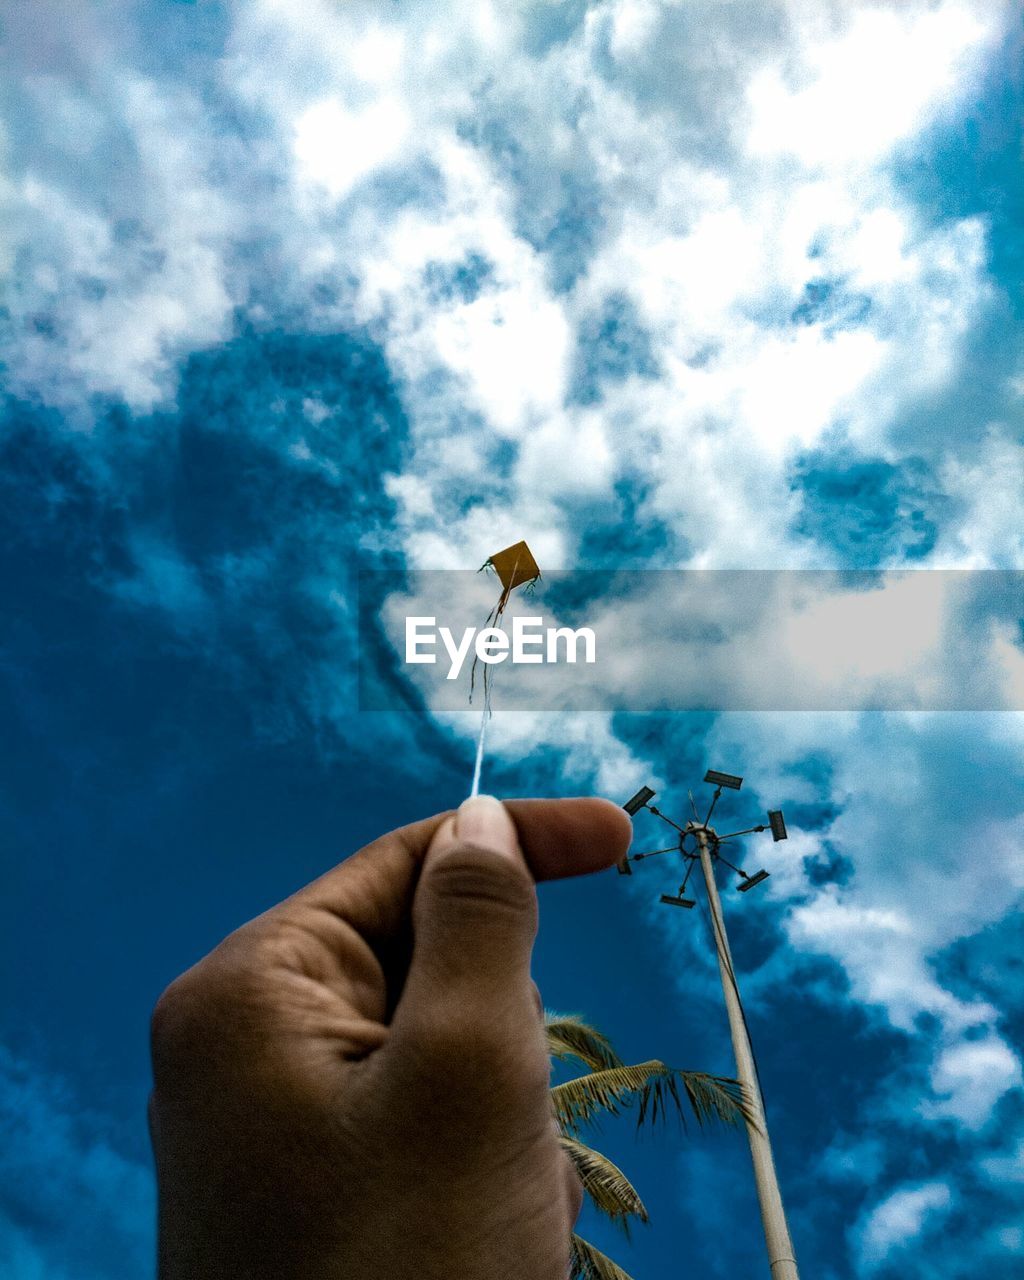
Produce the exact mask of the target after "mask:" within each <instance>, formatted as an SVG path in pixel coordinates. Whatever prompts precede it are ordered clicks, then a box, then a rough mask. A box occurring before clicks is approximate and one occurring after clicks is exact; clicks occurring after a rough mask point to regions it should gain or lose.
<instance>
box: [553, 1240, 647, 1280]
mask: <svg viewBox="0 0 1024 1280" xmlns="http://www.w3.org/2000/svg"><path fill="white" fill-rule="evenodd" d="M569 1257H570V1267H569V1280H632V1276H630V1275H629V1274H628V1273H627V1272H625V1271H623V1269H622V1268H621V1267H620V1266H619V1265H618V1264H617V1263H614V1262H612V1260H611V1258H609V1257H607V1256H606V1255H605V1254H603V1253H602V1252H601V1250H600V1249H595V1248H594V1246H593V1245H592V1244H588V1243H587V1242H586V1240H584V1239H583V1238H582V1236H576V1235H574V1236H573V1237H572V1241H571V1247H570V1253H569Z"/></svg>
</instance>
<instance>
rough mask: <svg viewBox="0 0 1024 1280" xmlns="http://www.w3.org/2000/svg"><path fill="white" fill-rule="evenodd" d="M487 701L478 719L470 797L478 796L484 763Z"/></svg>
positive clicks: (485, 700)
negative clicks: (478, 725) (478, 728)
mask: <svg viewBox="0 0 1024 1280" xmlns="http://www.w3.org/2000/svg"><path fill="white" fill-rule="evenodd" d="M488 709H489V708H488V706H487V699H486V698H485V699H484V710H483V715H482V716H481V717H480V733H479V735H478V737H477V740H476V764H475V765H474V766H473V785H472V786H471V787H470V789H469V794H470V795H471V796H476V795H479V794H480V770H481V769H482V768H483V763H484V738H485V736H486V734H487V712H488Z"/></svg>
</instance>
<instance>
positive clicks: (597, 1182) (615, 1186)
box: [561, 1136, 647, 1238]
mask: <svg viewBox="0 0 1024 1280" xmlns="http://www.w3.org/2000/svg"><path fill="white" fill-rule="evenodd" d="M561 1143H562V1149H563V1150H564V1151H565V1152H566V1153H567V1155H568V1156H569V1159H570V1160H571V1161H572V1163H573V1165H574V1167H575V1169H576V1172H577V1173H578V1174H579V1176H580V1181H581V1182H582V1183H583V1190H584V1191H585V1192H586V1193H587V1195H588V1196H589V1197H590V1199H591V1201H592V1203H593V1204H594V1207H595V1208H596V1209H598V1210H599V1211H600V1212H601V1213H603V1214H605V1216H606V1217H609V1218H611V1219H612V1221H613V1222H615V1223H616V1224H617V1225H618V1226H620V1227H622V1229H623V1231H625V1233H626V1236H627V1238H628V1237H629V1220H630V1218H639V1219H640V1221H641V1222H646V1221H647V1210H646V1208H645V1207H644V1202H643V1201H642V1200H641V1199H640V1196H639V1194H638V1192H637V1190H636V1188H635V1187H634V1186H633V1184H632V1183H631V1182H630V1181H629V1179H628V1178H627V1177H626V1175H625V1174H624V1173H623V1172H622V1170H621V1169H620V1168H618V1166H617V1165H614V1164H613V1163H612V1162H611V1161H610V1160H609V1159H608V1157H607V1156H605V1155H602V1154H601V1152H600V1151H595V1150H594V1149H593V1147H588V1146H587V1145H586V1144H585V1143H583V1142H580V1141H578V1139H576V1138H569V1137H564V1136H563V1137H562V1139H561Z"/></svg>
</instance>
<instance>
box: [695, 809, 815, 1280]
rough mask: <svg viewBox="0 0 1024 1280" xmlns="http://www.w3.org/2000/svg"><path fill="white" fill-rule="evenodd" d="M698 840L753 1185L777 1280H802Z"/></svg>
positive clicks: (710, 873) (718, 910)
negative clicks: (747, 1118)
mask: <svg viewBox="0 0 1024 1280" xmlns="http://www.w3.org/2000/svg"><path fill="white" fill-rule="evenodd" d="M694 835H695V836H696V837H697V843H698V845H699V846H700V865H701V870H702V871H703V872H704V884H705V886H706V888H707V891H708V903H709V904H710V907H711V918H712V921H713V923H714V932H715V950H716V952H717V953H718V968H719V970H720V971H721V975H722V990H723V991H724V993H725V1007H726V1010H727V1011H728V1014H729V1030H730V1032H731V1033H732V1047H733V1050H734V1051H735V1054H736V1076H737V1079H738V1080H739V1081H740V1083H741V1084H742V1085H743V1088H744V1092H745V1093H746V1095H747V1097H748V1098H749V1100H750V1107H751V1111H752V1113H753V1119H754V1120H755V1121H756V1123H757V1127H756V1128H755V1127H754V1126H753V1125H751V1124H748V1125H747V1138H748V1139H749V1140H750V1155H751V1158H752V1160H753V1162H754V1183H755V1185H756V1186H757V1198H758V1201H759V1203H760V1205H761V1221H762V1223H763V1224H764V1238H765V1243H766V1244H767V1246H768V1262H769V1264H770V1266H771V1274H772V1280H800V1275H799V1272H798V1271H797V1269H796V1258H795V1256H794V1254H793V1242H792V1241H791V1240H790V1238H789V1228H788V1226H787V1225H786V1214H785V1210H784V1209H783V1207H782V1195H781V1194H780V1192H779V1180H778V1177H777V1175H776V1173H775V1161H774V1160H773V1159H772V1147H771V1143H770V1142H769V1140H768V1124H767V1121H766V1120H765V1114H764V1099H763V1098H762V1097H761V1090H760V1088H759V1086H758V1083H757V1072H756V1071H755V1069H754V1054H753V1050H752V1049H751V1047H750V1039H749V1037H748V1035H747V1028H746V1026H745V1025H744V1022H743V1013H742V1010H741V1008H740V1000H739V992H738V988H737V986H736V975H735V970H734V969H733V965H732V953H731V952H730V950H729V939H728V938H727V937H726V934H725V920H724V919H723V917H722V904H721V902H720V901H719V898H718V886H717V885H716V884H715V867H714V863H713V862H712V860H711V850H710V848H709V841H708V832H707V830H705V829H704V828H703V827H698V828H697V830H696V831H694Z"/></svg>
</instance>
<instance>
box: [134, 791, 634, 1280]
mask: <svg viewBox="0 0 1024 1280" xmlns="http://www.w3.org/2000/svg"><path fill="white" fill-rule="evenodd" d="M629 839H630V823H629V820H628V818H627V817H626V815H625V814H624V813H623V812H622V810H620V809H617V808H616V807H615V806H614V805H612V804H611V803H609V802H607V801H603V800H592V799H575V800H510V801H509V802H508V803H507V805H502V804H501V803H500V802H499V801H497V800H495V799H493V798H492V797H489V796H483V797H478V798H476V799H475V800H471V801H467V802H466V803H465V804H464V805H463V806H462V807H461V808H460V809H459V811H458V813H457V814H446V815H439V816H438V817H434V818H429V819H427V820H425V821H423V822H419V823H415V824H413V825H412V826H409V827H404V828H402V829H401V830H398V831H394V832H391V833H390V834H389V835H386V836H383V837H381V839H379V840H376V841H374V842H373V843H372V844H370V845H367V846H366V848H364V849H362V850H360V851H359V852H358V853H357V854H355V855H354V856H353V857H352V858H349V859H348V860H347V861H345V862H343V863H341V864H340V865H339V866H338V867H336V868H335V869H334V870H333V871H330V872H328V873H327V874H326V875H324V876H322V877H321V878H320V879H319V880H317V881H315V882H314V883H313V884H311V885H309V886H308V887H307V888H305V889H302V890H301V891H300V892H299V893H297V894H295V895H294V896H293V897H291V898H289V899H287V900H286V901H285V902H283V903H281V904H280V905H279V906H276V907H274V908H273V909H272V910H270V911H268V912H266V913H265V914H264V915H262V916H259V917H258V918H257V919H256V920H253V921H251V922H250V923H249V924H247V925H245V926H243V927H242V928H241V929H239V930H238V931H237V932H235V933H233V934H231V936H230V937H228V938H227V939H226V940H225V941H224V942H222V943H221V945H220V946H219V947H217V948H216V949H215V950H214V951H213V952H211V954H210V955H208V956H207V957H206V958H205V959H204V960H202V961H200V963H199V964H197V965H196V966H195V967H194V968H192V969H190V970H189V971H188V972H187V973H186V974H184V975H183V976H182V977H180V978H178V979H177V980H176V981H175V982H174V983H172V984H171V986H170V987H169V988H168V989H167V991H166V992H165V993H164V995H163V996H162V997H161V999H160V1001H159V1003H158V1005H157V1008H156V1010H155V1012H154V1015H153V1070H154V1090H153V1096H152V1100H151V1104H150V1127H151V1132H152V1137H153V1145H154V1150H155V1153H156V1164H157V1176H158V1184H159V1206H160V1243H159V1257H160V1264H159V1265H160V1277H161V1280H214V1277H216V1280H270V1277H274V1280H314V1278H315V1280H335V1278H337V1280H342V1278H344V1280H413V1277H415V1280H442V1277H443V1280H513V1277H514V1278H515V1280H564V1278H565V1276H566V1274H567V1269H568V1250H569V1235H570V1231H571V1228H572V1224H573V1222H574V1220H575V1216H576V1214H577V1213H578V1210H579V1205H580V1199H581V1192H580V1188H579V1183H578V1180H577V1179H576V1175H575V1173H574V1172H573V1171H572V1170H571V1167H570V1166H569V1164H568V1161H567V1160H566V1158H565V1157H564V1154H563V1152H562V1150H561V1148H560V1147H559V1144H558V1139H557V1133H556V1129H555V1126H554V1122H553V1117H552V1112H551V1106H550V1101H549V1097H548V1087H549V1063H548V1056H547V1049H546V1045H545V1040H544V1033H543V1027H542V1023H541V1019H540V1017H539V1012H538V1006H539V997H538V994H537V990H536V987H535V986H534V985H533V983H532V981H531V979H530V952H531V949H532V945H533V939H534V935H535V932H536V912H537V903H536V891H535V887H534V882H535V881H536V880H545V879H555V878H559V877H563V876H569V875H578V874H581V873H584V872H589V871H597V870H600V869H603V868H605V867H609V866H611V865H612V864H613V863H614V862H616V861H617V860H618V859H619V858H620V857H621V856H622V854H623V853H624V852H625V850H626V848H627V847H628V844H629Z"/></svg>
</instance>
